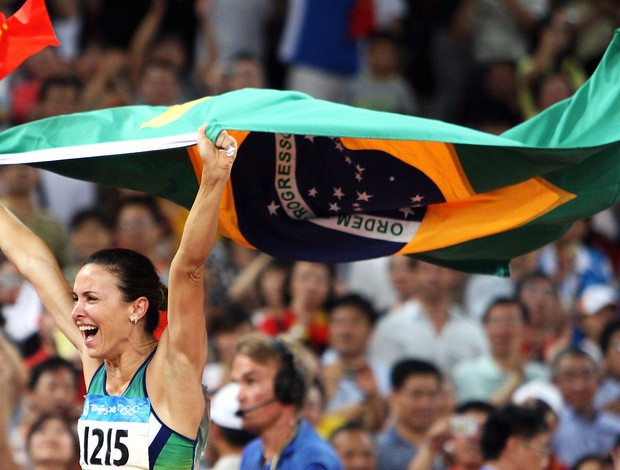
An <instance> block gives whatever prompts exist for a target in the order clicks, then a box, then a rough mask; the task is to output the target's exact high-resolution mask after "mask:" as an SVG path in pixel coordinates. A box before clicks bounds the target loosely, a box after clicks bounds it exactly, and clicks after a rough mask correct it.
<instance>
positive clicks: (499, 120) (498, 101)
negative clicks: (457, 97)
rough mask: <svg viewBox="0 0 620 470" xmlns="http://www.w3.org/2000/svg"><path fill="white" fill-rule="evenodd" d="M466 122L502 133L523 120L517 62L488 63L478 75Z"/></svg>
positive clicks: (467, 110) (470, 98) (465, 115)
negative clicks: (519, 100)
mask: <svg viewBox="0 0 620 470" xmlns="http://www.w3.org/2000/svg"><path fill="white" fill-rule="evenodd" d="M468 99H469V101H468V102H467V103H466V104H465V113H464V118H463V119H464V121H463V124H465V125H466V126H468V127H473V128H475V129H480V130H482V131H485V132H489V133H491V134H497V135H499V134H501V133H503V132H504V131H506V130H508V129H510V128H511V127H514V126H516V125H517V124H520V123H521V122H522V121H523V116H522V114H521V110H520V109H519V103H518V101H517V78H516V62H513V61H509V60H502V61H499V60H498V61H494V62H491V63H488V64H485V65H484V66H483V67H481V68H480V70H479V71H478V74H477V75H475V76H474V79H473V82H472V87H471V90H470V91H469V94H468Z"/></svg>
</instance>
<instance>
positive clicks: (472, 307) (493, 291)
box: [463, 251, 537, 320]
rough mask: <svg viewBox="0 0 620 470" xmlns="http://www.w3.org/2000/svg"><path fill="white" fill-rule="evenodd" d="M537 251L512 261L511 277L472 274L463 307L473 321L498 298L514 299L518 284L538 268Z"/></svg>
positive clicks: (464, 293)
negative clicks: (522, 278)
mask: <svg viewBox="0 0 620 470" xmlns="http://www.w3.org/2000/svg"><path fill="white" fill-rule="evenodd" d="M536 261H537V256H536V251H532V252H530V253H526V254H525V255H522V256H518V257H516V258H513V259H512V260H511V261H510V277H500V276H491V275H488V274H470V275H469V276H468V277H467V280H466V281H465V287H464V292H463V306H464V307H465V311H466V312H467V313H468V314H469V316H470V317H471V318H472V319H476V320H479V319H481V318H482V315H483V314H484V312H486V310H487V308H488V306H489V305H490V304H491V302H492V301H493V300H494V299H496V298H498V297H513V296H514V295H515V294H516V282H517V281H518V280H519V279H521V277H523V276H524V275H525V274H527V273H529V272H532V271H533V270H534V268H535V267H536Z"/></svg>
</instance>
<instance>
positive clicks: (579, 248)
mask: <svg viewBox="0 0 620 470" xmlns="http://www.w3.org/2000/svg"><path fill="white" fill-rule="evenodd" d="M587 230H588V221H587V220H585V219H582V220H578V221H577V222H575V223H573V225H572V226H571V228H570V229H569V230H568V232H566V234H565V235H564V236H562V237H561V238H560V239H558V240H556V241H555V242H553V243H551V244H549V245H547V246H545V247H544V248H543V249H542V250H541V251H540V252H539V260H538V265H539V268H540V269H541V270H542V271H543V272H544V273H545V274H547V275H549V276H551V278H552V279H553V281H554V283H555V284H556V285H557V286H558V289H559V294H560V298H561V299H562V302H563V303H564V305H565V306H566V307H567V308H568V309H570V310H571V311H573V310H574V307H575V303H576V302H577V299H578V298H579V296H580V295H581V293H582V292H583V290H584V289H585V288H586V287H587V286H589V285H591V284H612V283H613V270H612V267H611V263H610V261H609V259H608V258H607V257H606V255H605V253H604V252H602V251H600V250H598V249H596V248H592V247H590V246H588V245H586V244H585V237H586V235H587Z"/></svg>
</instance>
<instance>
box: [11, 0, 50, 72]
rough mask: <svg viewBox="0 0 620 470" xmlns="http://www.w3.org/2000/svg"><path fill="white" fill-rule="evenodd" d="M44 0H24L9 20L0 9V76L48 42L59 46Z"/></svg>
mask: <svg viewBox="0 0 620 470" xmlns="http://www.w3.org/2000/svg"><path fill="white" fill-rule="evenodd" d="M58 45H60V43H59V42H58V39H56V34H54V30H53V28H52V22H51V20H50V17H49V15H48V13H47V9H46V8H45V0H26V3H24V4H23V5H22V7H21V8H20V9H19V10H18V11H17V12H16V13H15V14H14V15H13V16H11V17H10V18H9V19H8V20H7V19H6V18H5V16H4V15H2V14H1V13H0V78H3V77H5V76H6V75H8V74H9V73H11V72H12V71H13V70H14V69H15V68H16V67H17V66H18V65H19V64H21V63H22V62H23V61H24V60H26V59H27V58H28V57H30V56H31V55H33V54H36V53H37V52H39V51H40V50H42V49H44V48H45V47H47V46H58Z"/></svg>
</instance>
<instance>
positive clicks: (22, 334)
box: [0, 256, 45, 367]
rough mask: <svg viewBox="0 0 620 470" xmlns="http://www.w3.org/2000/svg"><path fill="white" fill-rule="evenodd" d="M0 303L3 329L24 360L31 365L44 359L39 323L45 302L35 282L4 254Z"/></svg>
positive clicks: (1, 270)
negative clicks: (41, 352) (41, 351)
mask: <svg viewBox="0 0 620 470" xmlns="http://www.w3.org/2000/svg"><path fill="white" fill-rule="evenodd" d="M0 307H1V312H0V313H1V315H0V316H1V317H2V331H3V333H5V334H6V336H7V338H8V339H9V340H10V341H11V342H12V343H13V344H14V345H15V346H16V347H17V348H18V351H19V354H20V356H21V358H22V359H23V360H24V361H25V364H26V365H27V366H28V367H31V366H32V364H33V363H34V362H36V361H37V360H40V359H41V355H40V354H39V352H40V350H41V337H40V331H39V326H40V322H41V317H42V315H43V305H42V304H41V300H40V299H39V297H38V296H37V294H36V292H35V290H34V287H33V286H32V284H30V283H29V282H27V281H26V280H24V278H23V277H22V275H21V274H20V273H19V272H18V271H17V268H16V267H15V265H13V263H11V262H10V261H9V260H7V259H6V258H4V257H3V256H2V257H0ZM43 356H44V357H45V355H43Z"/></svg>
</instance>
